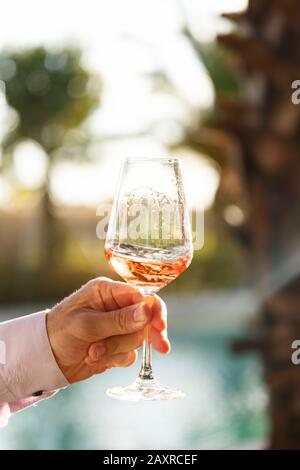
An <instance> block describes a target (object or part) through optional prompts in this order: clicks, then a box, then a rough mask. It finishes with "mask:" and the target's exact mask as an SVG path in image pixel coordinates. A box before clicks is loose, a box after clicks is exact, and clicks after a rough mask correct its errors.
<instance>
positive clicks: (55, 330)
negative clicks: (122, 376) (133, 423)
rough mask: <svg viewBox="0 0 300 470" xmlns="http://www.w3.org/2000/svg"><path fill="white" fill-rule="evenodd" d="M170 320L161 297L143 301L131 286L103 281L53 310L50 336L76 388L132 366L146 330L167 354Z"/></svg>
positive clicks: (55, 353) (99, 279)
mask: <svg viewBox="0 0 300 470" xmlns="http://www.w3.org/2000/svg"><path fill="white" fill-rule="evenodd" d="M166 316H167V312H166V307H165V304H164V303H163V301H162V300H160V299H159V297H157V296H151V297H149V296H148V297H144V296H143V295H142V294H141V293H140V292H139V291H137V290H136V289H135V288H134V287H132V286H130V285H128V284H125V283H123V282H115V281H112V280H110V279H107V278H101V277H100V278H97V279H94V280H92V281H89V282H88V283H87V284H85V285H84V286H83V287H82V288H81V289H79V290H78V291H77V292H75V293H73V294H72V295H70V296H69V297H67V298H66V299H64V300H63V301H62V302H60V303H59V304H58V305H56V306H55V307H54V308H52V310H51V311H50V312H49V313H48V314H47V331H48V336H49V340H50V344H51V347H52V350H53V354H54V356H55V359H56V361H57V363H58V365H59V367H60V369H61V371H62V372H63V374H64V375H65V377H66V379H67V380H68V381H69V382H70V383H74V382H78V381H79V380H84V379H87V378H89V377H91V376H92V375H94V374H99V373H101V372H105V371H106V370H108V369H110V368H112V367H127V366H130V365H131V364H133V363H134V362H135V361H136V358H137V351H136V350H137V348H139V347H140V346H141V345H142V342H143V338H144V328H145V326H147V325H151V326H150V328H149V329H150V341H151V343H152V344H153V347H154V348H155V349H156V350H157V351H159V352H161V353H163V354H165V353H168V352H169V350H170V343H169V341H168V339H167V333H166V327H167V323H166V320H167V319H166Z"/></svg>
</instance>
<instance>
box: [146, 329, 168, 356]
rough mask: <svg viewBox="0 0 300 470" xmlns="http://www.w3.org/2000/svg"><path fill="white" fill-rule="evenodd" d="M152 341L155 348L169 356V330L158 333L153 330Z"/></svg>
mask: <svg viewBox="0 0 300 470" xmlns="http://www.w3.org/2000/svg"><path fill="white" fill-rule="evenodd" d="M150 341H151V344H152V346H153V348H154V349H155V350H156V351H158V352H159V353H161V354H168V353H169V352H170V351H171V345H170V341H169V340H168V337H167V330H163V331H157V330H156V329H155V328H151V330H150Z"/></svg>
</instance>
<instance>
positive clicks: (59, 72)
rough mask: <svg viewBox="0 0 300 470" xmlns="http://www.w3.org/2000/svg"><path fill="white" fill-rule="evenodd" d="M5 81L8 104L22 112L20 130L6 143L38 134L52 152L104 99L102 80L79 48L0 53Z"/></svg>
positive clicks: (35, 137) (37, 138)
mask: <svg viewBox="0 0 300 470" xmlns="http://www.w3.org/2000/svg"><path fill="white" fill-rule="evenodd" d="M0 80H2V81H3V82H4V83H5V94H6V99H7V102H8V104H9V105H10V106H11V107H12V108H13V109H15V110H16V111H17V113H18V122H17V125H16V127H15V129H14V130H13V131H12V132H11V133H9V134H8V135H7V138H6V139H5V140H4V142H3V147H4V154H5V150H6V149H8V148H9V146H11V145H15V144H16V143H18V142H20V141H22V140H24V139H32V140H34V141H36V142H38V143H39V144H40V145H41V146H42V147H43V148H44V149H45V150H46V152H47V154H48V155H49V156H50V155H51V152H52V151H53V150H55V149H57V148H59V147H61V146H62V145H63V143H64V139H65V137H66V132H67V131H68V130H70V129H76V128H78V127H79V126H80V125H81V124H82V122H83V121H84V120H85V119H86V118H87V117H88V116H89V115H90V113H91V112H92V111H93V110H94V109H95V108H96V107H97V106H98V104H99V93H100V82H99V81H98V80H97V78H96V77H94V76H92V75H91V74H90V72H89V71H87V70H86V69H85V68H84V67H83V65H82V64H81V53H80V51H79V50H78V49H75V48H74V49H72V48H69V49H67V48H65V49H61V50H56V51H47V50H46V49H45V48H43V47H37V48H34V49H28V50H23V51H20V52H19V51H17V52H14V51H7V52H3V53H2V54H1V55H0Z"/></svg>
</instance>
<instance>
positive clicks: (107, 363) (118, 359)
mask: <svg viewBox="0 0 300 470" xmlns="http://www.w3.org/2000/svg"><path fill="white" fill-rule="evenodd" d="M136 360H137V352H136V351H130V352H128V353H119V354H114V355H113V356H110V357H103V358H102V359H99V360H98V361H96V362H92V361H91V360H90V358H89V356H87V357H86V359H85V363H86V364H87V365H90V366H91V367H92V369H93V373H101V372H103V371H104V370H107V369H111V368H112V367H129V366H131V365H133V364H134V363H135V362H136Z"/></svg>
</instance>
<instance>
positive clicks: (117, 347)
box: [88, 330, 144, 361]
mask: <svg viewBox="0 0 300 470" xmlns="http://www.w3.org/2000/svg"><path fill="white" fill-rule="evenodd" d="M143 340H144V331H143V330H140V331H138V332H136V333H130V334H128V335H119V336H112V337H111V338H107V339H105V340H103V341H101V342H100V343H93V344H91V346H90V347H89V349H88V355H89V357H90V359H91V360H94V361H97V360H99V359H101V356H104V355H105V356H111V355H113V354H119V353H125V352H126V353H128V352H130V351H133V350H134V349H138V348H139V347H140V346H141V345H142V344H143Z"/></svg>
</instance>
